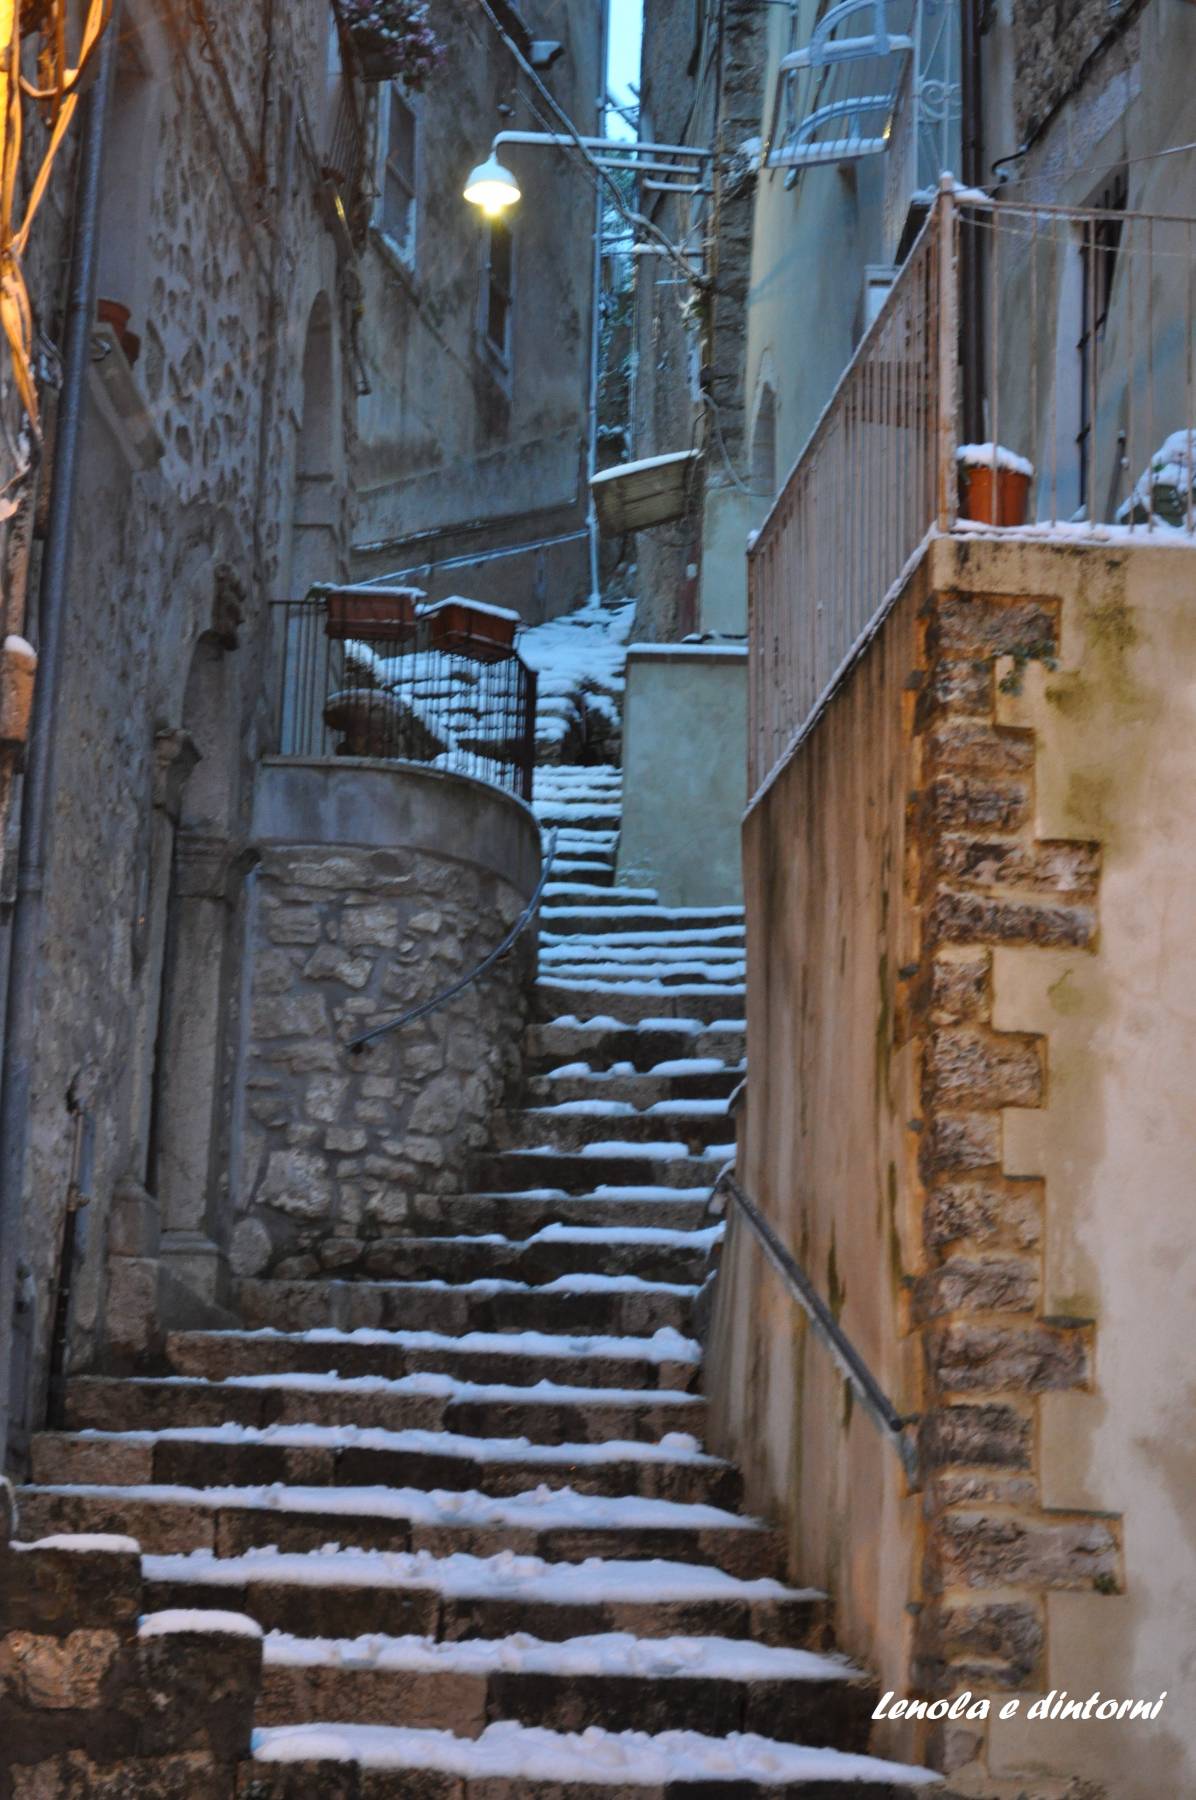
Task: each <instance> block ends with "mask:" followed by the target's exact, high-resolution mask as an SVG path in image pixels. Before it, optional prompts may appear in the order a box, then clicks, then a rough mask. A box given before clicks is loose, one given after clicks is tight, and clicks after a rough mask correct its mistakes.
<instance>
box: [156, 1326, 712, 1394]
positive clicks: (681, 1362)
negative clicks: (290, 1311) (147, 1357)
mask: <svg viewBox="0 0 1196 1800" xmlns="http://www.w3.org/2000/svg"><path fill="white" fill-rule="evenodd" d="M166 1357H167V1362H168V1364H169V1366H170V1367H171V1368H172V1369H174V1370H175V1371H176V1373H178V1374H180V1375H191V1376H199V1377H202V1378H203V1379H205V1380H209V1381H224V1380H227V1379H228V1377H229V1376H232V1375H264V1374H277V1373H284V1374H285V1373H298V1372H304V1371H306V1372H309V1373H313V1374H330V1373H334V1372H336V1373H340V1374H341V1375H344V1376H346V1377H351V1376H354V1375H382V1376H385V1377H387V1378H388V1379H390V1380H398V1379H400V1378H401V1377H402V1376H404V1375H409V1374H416V1373H426V1372H428V1371H433V1372H435V1373H442V1372H444V1373H448V1374H450V1375H455V1376H457V1377H458V1378H459V1379H461V1380H465V1381H492V1382H493V1381H505V1382H509V1383H511V1384H512V1385H513V1386H530V1385H531V1384H533V1383H535V1382H537V1381H544V1380H550V1381H561V1382H564V1383H568V1384H569V1385H570V1386H573V1387H587V1388H593V1387H604V1386H609V1387H621V1388H641V1389H648V1390H652V1389H656V1388H665V1389H669V1390H672V1391H686V1392H688V1391H690V1390H691V1389H692V1388H693V1387H694V1385H695V1383H696V1380H697V1372H698V1365H699V1362H700V1360H701V1346H700V1345H699V1344H698V1343H697V1342H696V1341H695V1340H694V1339H693V1338H689V1337H682V1336H681V1334H680V1333H679V1332H677V1331H672V1330H667V1329H664V1330H659V1331H656V1332H654V1333H653V1334H651V1335H648V1336H642V1337H627V1336H624V1337H617V1336H616V1337H612V1336H561V1335H554V1334H552V1333H550V1332H545V1331H524V1332H508V1333H499V1332H484V1331H475V1332H467V1333H464V1334H461V1335H457V1336H453V1335H451V1334H449V1333H444V1332H436V1331H377V1330H370V1329H364V1328H363V1329H358V1330H356V1331H339V1330H336V1329H316V1330H312V1331H306V1332H293V1333H286V1332H279V1331H251V1332H246V1331H187V1332H175V1333H172V1335H171V1336H170V1337H169V1338H168V1339H167V1343H166Z"/></svg>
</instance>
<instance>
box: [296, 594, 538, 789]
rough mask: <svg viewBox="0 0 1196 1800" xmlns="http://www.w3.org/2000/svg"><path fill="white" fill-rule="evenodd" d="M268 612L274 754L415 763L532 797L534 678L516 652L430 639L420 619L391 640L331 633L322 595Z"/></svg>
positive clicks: (428, 626) (430, 628) (429, 623)
mask: <svg viewBox="0 0 1196 1800" xmlns="http://www.w3.org/2000/svg"><path fill="white" fill-rule="evenodd" d="M273 613H274V621H275V628H276V631H277V633H278V639H277V640H276V641H279V642H280V644H281V653H280V661H281V671H282V672H281V682H280V691H279V699H278V730H277V744H278V749H279V752H280V754H281V755H283V756H304V757H332V756H361V757H370V758H376V759H381V760H382V761H384V762H406V763H424V764H427V765H429V766H430V767H432V768H436V769H445V770H448V771H450V772H451V773H453V774H457V775H471V776H473V777H474V778H475V779H476V780H479V781H488V782H491V783H493V784H494V786H496V787H501V788H505V789H506V790H507V791H508V792H509V793H513V794H517V795H519V796H520V797H521V798H522V799H524V800H530V799H531V795H532V775H533V771H534V768H535V756H536V676H535V673H534V671H533V670H531V669H529V668H528V667H527V665H526V664H525V663H524V662H523V660H522V658H520V657H519V656H517V655H515V654H514V653H513V652H511V653H508V654H506V655H502V656H499V657H497V658H495V659H494V660H484V661H483V660H479V659H478V658H477V657H476V656H473V655H465V654H463V653H457V652H454V651H451V650H445V649H441V648H437V647H436V645H435V644H434V643H433V641H432V640H433V631H434V626H433V623H432V621H430V620H428V619H422V618H421V619H419V620H418V621H417V622H416V623H415V624H414V626H412V627H411V629H410V630H409V631H404V632H403V633H402V634H401V635H399V634H396V636H395V637H394V638H393V639H391V640H387V639H386V638H385V637H377V636H374V637H371V638H369V639H367V638H366V637H364V636H363V638H362V639H361V640H358V639H356V638H352V639H343V638H336V637H330V636H329V635H328V628H327V613H326V609H325V605H324V602H323V600H322V599H308V600H278V601H275V602H274V603H273Z"/></svg>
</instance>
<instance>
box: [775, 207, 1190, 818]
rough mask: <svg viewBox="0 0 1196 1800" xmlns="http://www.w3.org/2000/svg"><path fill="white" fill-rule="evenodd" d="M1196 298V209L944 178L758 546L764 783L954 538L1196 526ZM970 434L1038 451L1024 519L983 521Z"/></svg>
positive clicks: (1167, 538)
mask: <svg viewBox="0 0 1196 1800" xmlns="http://www.w3.org/2000/svg"><path fill="white" fill-rule="evenodd" d="M965 270H966V271H967V278H966V280H965V277H964V273H963V272H964V271H965ZM1194 301H1196V220H1192V219H1185V218H1174V217H1167V216H1162V215H1157V214H1147V213H1138V212H1131V211H1128V210H1116V211H1096V210H1085V211H1074V210H1072V211H1069V210H1064V209H1061V208H1057V207H1049V206H1030V205H1028V204H1021V203H1005V202H1000V203H998V202H994V201H991V200H985V199H982V198H981V197H980V196H978V195H974V194H973V193H971V192H968V193H966V194H957V193H956V191H955V190H954V188H953V187H952V186H951V184H950V183H944V185H943V187H942V188H941V190H940V191H939V193H938V195H937V196H936V198H935V201H934V203H933V206H932V208H931V210H930V212H929V215H928V217H927V219H926V222H925V224H924V225H923V227H922V229H921V231H920V233H919V235H918V236H917V238H916V239H915V241H914V244H913V247H912V249H911V251H910V253H909V256H908V258H907V259H906V261H905V264H904V266H903V267H902V269H901V272H900V274H899V276H898V278H897V280H896V282H895V283H894V286H893V288H892V289H891V291H890V292H889V294H888V297H887V298H886V300H885V302H884V305H883V306H882V308H881V310H880V312H879V314H878V316H877V318H876V320H875V322H874V324H873V325H872V326H871V328H870V329H869V331H868V332H867V334H866V336H865V337H864V338H863V340H862V342H861V343H860V346H859V348H858V350H857V352H856V354H855V356H854V357H853V359H852V361H851V363H850V364H849V365H848V367H847V369H846V371H845V372H844V375H843V377H842V379H841V381H840V383H839V386H838V388H837V389H836V391H835V394H834V395H833V397H832V399H831V401H830V402H829V404H828V405H827V407H826V409H825V411H824V412H823V414H822V417H821V418H820V420H819V421H818V424H817V425H816V426H815V429H814V431H813V433H812V434H811V437H810V439H809V441H808V443H807V444H806V446H805V449H804V450H803V451H802V454H801V456H800V457H799V458H798V461H797V463H796V465H795V467H794V468H793V470H792V473H791V474H790V476H789V478H788V480H787V482H786V483H785V486H784V487H783V489H782V491H781V493H780V495H779V496H778V498H777V501H776V503H775V505H774V506H773V509H772V511H771V513H770V514H769V516H768V518H767V519H766V521H765V523H764V525H763V527H762V528H761V530H760V532H759V534H758V535H757V537H756V540H755V543H754V545H753V548H752V550H751V553H750V558H749V593H750V607H751V637H750V642H751V647H750V660H749V705H750V728H749V742H750V752H749V762H750V776H751V782H750V785H751V791H752V792H756V791H757V790H758V789H759V788H760V786H761V785H762V784H763V783H765V782H767V781H768V780H769V778H770V777H771V775H772V774H773V773H774V772H775V770H776V769H777V767H778V766H779V764H780V763H781V762H782V761H784V760H785V758H786V757H787V756H788V755H789V754H790V753H791V751H792V750H793V749H794V747H795V746H796V745H797V744H798V743H800V741H801V740H802V738H803V737H804V736H805V735H806V733H807V732H808V731H809V730H810V728H811V726H812V724H813V723H814V721H815V720H816V719H817V718H818V716H819V715H820V713H821V712H822V710H823V708H824V707H825V705H826V703H827V701H828V699H829V698H830V696H831V695H832V694H833V693H834V692H835V691H836V688H837V687H838V685H839V684H840V682H841V681H842V679H843V677H844V675H845V674H846V672H847V670H848V669H849V668H850V667H851V665H852V664H853V663H854V662H855V660H856V659H857V658H858V657H859V656H860V654H861V652H862V651H863V650H864V648H865V647H866V646H867V644H868V643H869V642H870V641H871V639H872V638H873V637H874V636H875V634H876V632H877V631H878V630H879V628H880V625H881V623H882V621H883V620H884V618H885V616H886V613H887V612H888V610H889V608H890V606H891V604H892V602H893V600H894V598H895V596H896V595H897V593H898V592H899V590H900V587H901V583H902V580H903V578H904V576H905V574H906V573H907V572H908V570H909V569H910V568H911V567H912V565H913V563H914V561H915V560H916V559H917V558H918V557H919V556H920V554H921V553H922V552H923V551H924V549H925V548H926V546H927V543H928V541H929V540H930V539H931V538H932V537H934V536H935V535H936V534H960V533H971V534H977V535H981V536H986V537H987V536H996V537H998V538H1001V537H1007V536H1009V535H1010V534H1011V533H1013V534H1019V535H1023V536H1024V535H1031V536H1034V537H1039V538H1051V539H1054V540H1056V541H1058V540H1059V539H1061V538H1064V537H1066V538H1070V539H1072V540H1080V541H1087V542H1092V543H1126V544H1133V543H1135V542H1151V543H1163V542H1166V543H1179V544H1186V545H1188V546H1191V545H1193V544H1194V543H1196V518H1194V511H1196V492H1194V488H1193V464H1194V463H1196V379H1194V365H1196V342H1194V335H1193V333H1194V327H1193V315H1194ZM965 419H966V420H967V421H968V424H969V426H970V432H968V431H965ZM969 435H971V436H973V437H976V436H979V437H981V438H982V439H983V442H984V445H986V446H993V447H999V450H1000V454H999V455H998V454H997V450H996V449H995V448H991V449H988V450H986V451H985V453H984V455H983V456H979V457H978V455H977V447H976V446H974V445H973V446H967V445H966V443H965V439H966V437H967V436H969ZM961 446H962V447H963V451H964V455H963V458H962V461H963V463H964V464H965V465H966V464H968V463H969V461H970V462H971V463H973V464H974V463H976V462H977V461H979V462H980V463H981V464H983V463H985V462H996V463H1000V464H1001V465H1002V466H1008V467H1010V468H1011V469H1013V470H1015V471H1016V470H1017V469H1019V468H1022V467H1023V466H1025V467H1028V468H1029V470H1030V475H1029V481H1028V483H1026V482H1024V481H1023V483H1022V486H1023V488H1026V487H1027V486H1028V493H1024V494H1023V498H1022V501H1021V503H1020V505H1019V507H1018V510H1017V511H1016V512H1015V513H1014V514H1008V513H1007V514H1005V515H1000V514H998V515H996V516H997V517H1002V516H1003V517H1005V518H1006V519H1008V522H1007V523H999V524H990V523H986V522H985V521H984V520H983V519H978V518H976V517H968V516H964V510H963V509H962V508H961V486H966V485H967V484H965V483H961V478H960V469H961V455H960V452H961ZM992 472H993V473H994V475H995V474H996V470H995V469H994V470H993V471H992ZM984 473H985V475H987V474H988V473H989V470H988V469H985V470H984ZM973 485H975V484H973ZM965 505H966V502H965ZM971 510H972V511H973V512H975V511H976V510H977V509H976V507H975V506H974V505H973V506H972V509H971Z"/></svg>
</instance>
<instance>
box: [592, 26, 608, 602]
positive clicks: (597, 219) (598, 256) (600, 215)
mask: <svg viewBox="0 0 1196 1800" xmlns="http://www.w3.org/2000/svg"><path fill="white" fill-rule="evenodd" d="M601 38H602V41H601V48H600V50H599V71H598V72H599V79H600V81H601V84H602V85H601V87H600V89H599V92H600V94H601V98H600V100H599V102H598V130H599V132H600V133H604V132H605V129H606V114H605V106H606V78H607V73H608V66H609V62H610V0H602V34H601ZM596 186H597V189H598V192H597V195H596V197H595V201H594V300H593V319H592V320H591V324H590V404H589V428H588V436H589V443H588V444H587V445H586V476H587V481H586V508H587V510H586V526H587V529H588V530H589V534H590V592H591V594H593V595H597V593H598V588H599V582H600V564H599V550H600V542H599V538H600V534H599V530H598V507H597V505H596V503H595V500H594V490H593V488H592V487H591V486H590V481H591V480H592V479H593V477H594V476H595V475H596V474H597V473H598V387H599V378H600V375H601V362H602V229H603V225H604V223H605V219H606V205H605V200H604V194H603V188H602V184H601V182H598V183H597V184H596Z"/></svg>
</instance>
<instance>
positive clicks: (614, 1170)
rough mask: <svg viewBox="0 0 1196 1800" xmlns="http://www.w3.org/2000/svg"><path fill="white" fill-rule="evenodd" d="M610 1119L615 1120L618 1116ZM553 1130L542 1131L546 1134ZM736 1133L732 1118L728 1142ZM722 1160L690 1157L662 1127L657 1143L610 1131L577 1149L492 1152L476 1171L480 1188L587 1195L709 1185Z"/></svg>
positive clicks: (501, 1191)
mask: <svg viewBox="0 0 1196 1800" xmlns="http://www.w3.org/2000/svg"><path fill="white" fill-rule="evenodd" d="M612 1124H614V1125H617V1124H618V1121H617V1120H615V1121H612ZM549 1135H550V1134H549V1133H548V1132H545V1133H544V1136H545V1137H546V1138H547V1137H548V1136H549ZM733 1135H734V1134H733V1132H732V1130H731V1121H730V1119H728V1120H727V1130H726V1141H727V1143H728V1144H729V1143H730V1141H731V1138H732V1136H733ZM657 1143H658V1144H659V1148H658V1149H657V1148H656V1147H655V1146H656V1144H657ZM604 1145H609V1146H610V1148H609V1149H608V1148H604V1147H603V1146H604ZM711 1148H713V1146H712V1147H711ZM723 1160H724V1159H723V1158H722V1157H721V1156H714V1155H703V1156H687V1155H686V1154H685V1148H684V1146H683V1145H679V1144H677V1143H676V1142H675V1141H673V1140H670V1139H668V1138H667V1137H666V1135H665V1134H664V1133H663V1132H662V1133H661V1134H660V1138H659V1140H654V1142H653V1144H647V1143H642V1144H635V1143H627V1142H626V1141H625V1140H624V1139H623V1138H622V1136H621V1134H620V1133H618V1132H617V1131H614V1130H612V1131H611V1133H610V1136H609V1137H608V1138H605V1139H603V1140H602V1143H601V1144H590V1145H588V1146H587V1147H586V1149H585V1150H580V1151H576V1152H573V1153H570V1152H568V1151H564V1150H552V1149H548V1148H547V1147H545V1148H544V1149H528V1150H500V1151H493V1152H491V1153H490V1154H489V1155H486V1156H480V1157H478V1158H477V1160H476V1161H475V1163H474V1167H473V1175H474V1179H475V1181H476V1183H477V1185H478V1187H479V1188H486V1189H489V1190H493V1191H494V1192H495V1193H503V1192H511V1191H514V1192H522V1191H526V1190H527V1189H528V1188H564V1189H565V1191H566V1192H567V1193H570V1194H587V1193H590V1192H592V1191H593V1189H594V1188H595V1187H671V1188H679V1189H682V1190H684V1189H686V1188H704V1189H709V1187H710V1185H711V1183H712V1182H713V1181H714V1179H715V1176H716V1175H717V1174H718V1171H719V1169H720V1167H721V1166H722V1162H723Z"/></svg>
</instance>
